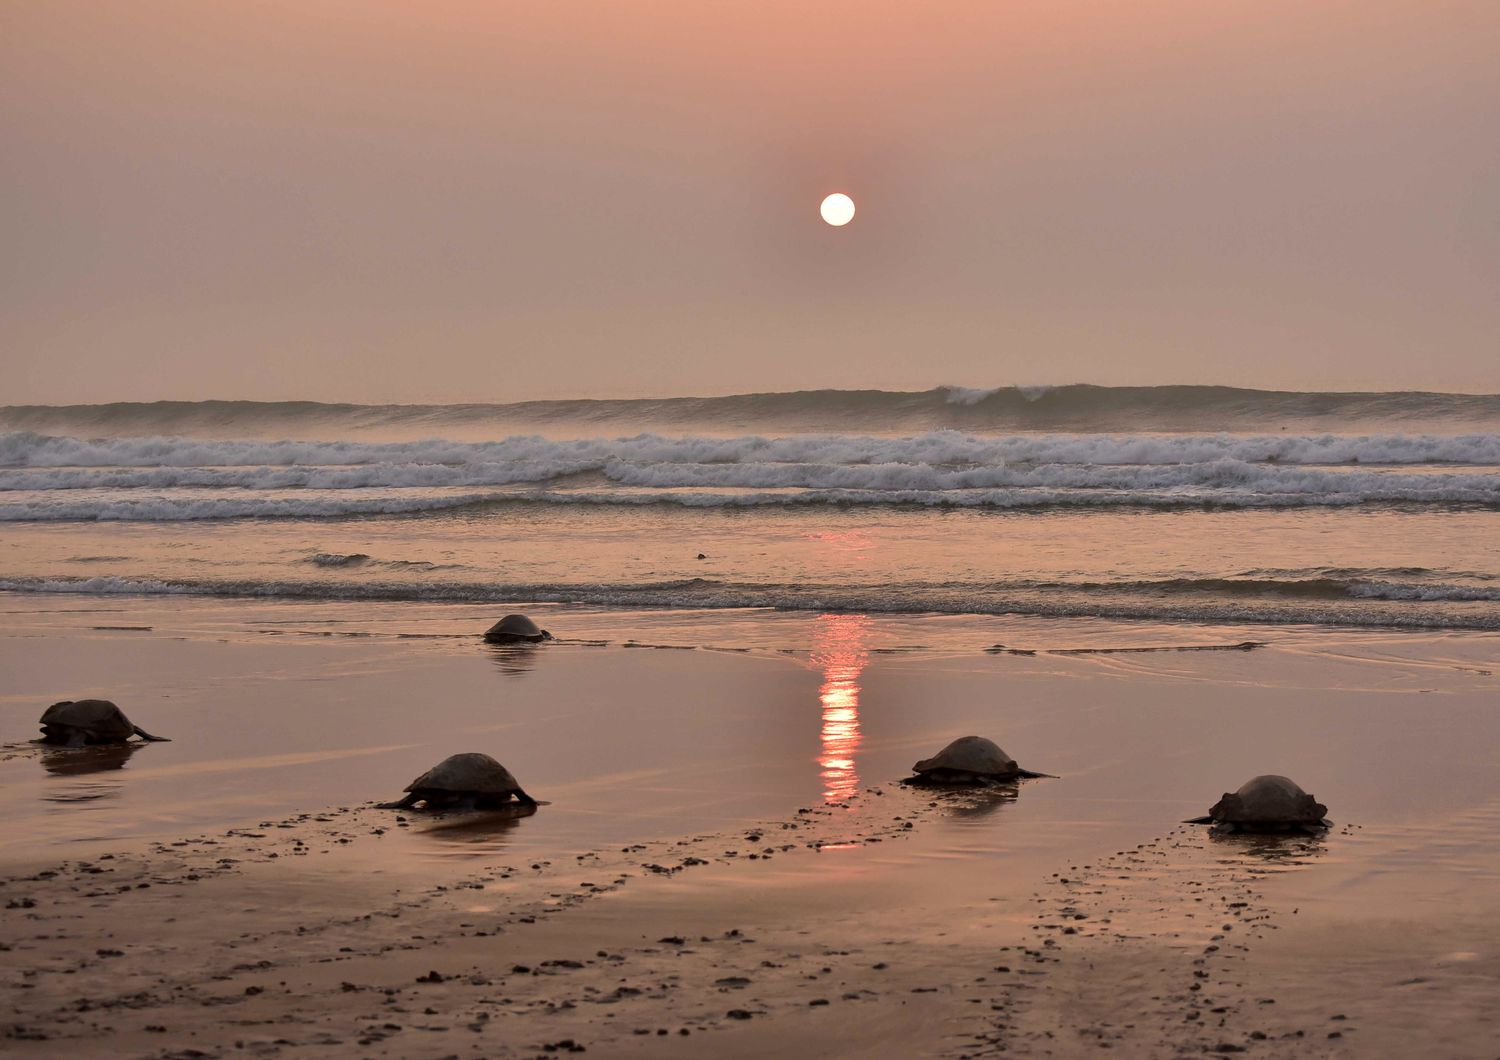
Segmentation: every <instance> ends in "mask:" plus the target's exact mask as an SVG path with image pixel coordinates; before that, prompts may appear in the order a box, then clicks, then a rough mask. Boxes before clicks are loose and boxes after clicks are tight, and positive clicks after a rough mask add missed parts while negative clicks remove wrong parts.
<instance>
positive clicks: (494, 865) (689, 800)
mask: <svg viewBox="0 0 1500 1060" xmlns="http://www.w3.org/2000/svg"><path fill="white" fill-rule="evenodd" d="M4 607H5V610H6V612H7V614H6V626H5V634H4V637H3V639H0V653H3V664H4V666H3V668H4V670H5V672H6V673H7V675H8V676H9V680H8V687H7V689H6V694H5V697H4V700H3V706H4V716H3V724H4V736H5V738H6V740H7V743H6V747H5V750H4V756H5V757H4V760H3V761H0V783H3V790H4V791H5V793H6V795H7V798H8V811H9V812H8V822H9V824H8V827H7V829H6V831H5V838H4V843H3V847H0V858H3V869H0V871H3V883H0V900H3V905H4V910H3V917H4V920H3V923H4V938H3V942H4V946H5V954H4V956H5V960H4V965H5V968H6V973H5V977H4V983H5V989H4V995H5V996H4V1001H3V1005H4V1009H5V1012H4V1017H3V1019H4V1026H5V1034H6V1051H7V1052H8V1053H10V1054H12V1055H18V1056H21V1055H37V1056H64V1055H80V1054H98V1053H101V1052H104V1051H106V1050H108V1051H114V1052H117V1053H123V1054H126V1055H141V1056H163V1057H166V1056H194V1055H208V1056H221V1055H232V1054H235V1053H238V1052H251V1053H256V1054H262V1055H281V1054H289V1055H296V1054H306V1055H317V1054H319V1053H327V1052H343V1053H351V1054H353V1053H358V1054H360V1055H388V1056H434V1057H437V1056H453V1055H456V1056H465V1057H467V1056H476V1057H477V1056H533V1055H542V1054H547V1055H561V1054H565V1053H569V1052H576V1051H580V1050H585V1049H586V1050H587V1051H589V1052H592V1053H595V1054H598V1055H606V1056H615V1055H620V1056H632V1055H640V1056H655V1055H669V1054H670V1055H689V1054H693V1053H701V1052H702V1051H703V1050H704V1049H708V1050H711V1051H712V1053H713V1054H714V1055H725V1056H760V1055H767V1054H772V1053H779V1054H787V1053H796V1054H798V1055H817V1056H864V1055H932V1056H978V1055H991V1054H995V1053H1000V1052H1008V1053H1010V1054H1012V1055H1021V1056H1074V1055H1080V1054H1082V1053H1085V1052H1091V1051H1093V1050H1096V1049H1099V1048H1109V1049H1112V1050H1113V1051H1115V1052H1116V1053H1120V1054H1123V1055H1134V1056H1163V1055H1197V1054H1201V1053H1203V1052H1210V1053H1213V1052H1220V1053H1230V1052H1241V1051H1245V1052H1248V1053H1250V1054H1251V1055H1259V1056H1325V1055H1326V1056H1388V1055H1404V1054H1408V1053H1418V1052H1420V1053H1423V1054H1425V1055H1435V1056H1454V1057H1460V1056H1462V1057H1470V1056H1472V1057H1491V1056H1494V1055H1496V1045H1497V1041H1500V1024H1497V1015H1496V1010H1495V1007H1494V1005H1493V998H1494V997H1495V995H1496V988H1497V984H1500V930H1497V929H1496V927H1495V924H1496V923H1500V917H1497V914H1500V897H1497V895H1500V891H1497V889H1496V886H1495V884H1496V880H1497V875H1500V855H1497V854H1496V853H1495V849H1496V844H1495V840H1496V837H1497V833H1500V777H1497V775H1496V773H1495V771H1494V769H1493V762H1494V760H1495V755H1496V752H1497V750H1500V717H1497V715H1496V714H1495V712H1494V705H1495V702H1496V692H1497V689H1500V684H1497V682H1500V677H1497V676H1496V669H1497V667H1496V665H1495V664H1496V662H1497V646H1496V641H1495V638H1494V635H1493V634H1485V633H1473V634H1470V633H1458V632H1446V633H1430V634H1429V633H1411V632H1402V633H1381V632H1372V631H1339V630H1336V629H1321V630H1313V629H1299V628H1291V627H1287V628H1281V627H1265V626H1258V627H1254V628H1247V627H1224V628H1214V627H1205V626H1181V627H1173V626H1164V625H1162V626H1155V627H1145V626H1129V625H1124V624H1118V623H1116V624H1111V623H1106V622H1081V621H1063V620H1058V621H1050V622H1043V621H1041V620H1036V619H1030V620H1026V619H1020V618H1010V619H1006V618H978V617H974V618H965V617H961V616H946V617H939V616H932V617H924V616H902V617H890V618H884V619H882V618H870V617H867V616H862V615H816V614H801V615H788V614H777V613H773V612H761V613H756V612H740V613H734V614H726V615H725V616H722V617H720V618H712V617H710V618H705V617H704V616H694V617H693V619H692V621H691V622H688V621H686V620H685V619H684V617H683V616H681V615H674V614H672V613H670V612H625V611H609V610H606V609H587V608H567V607H555V608H539V609H533V613H536V614H537V615H538V616H539V617H541V618H542V619H543V621H544V624H548V625H549V626H550V627H551V628H553V629H554V630H556V631H557V632H558V635H559V640H558V641H557V642H554V643H552V644H547V645H544V646H542V647H540V648H520V649H496V648H489V647H486V646H484V645H482V644H481V643H480V642H479V641H478V640H477V638H476V637H474V636H473V633H474V630H475V629H476V628H482V627H483V618H484V616H485V615H486V614H489V613H490V612H488V611H486V609H484V608H481V607H474V606H447V607H444V606H436V605H433V606H427V607H422V608H414V607H410V606H408V607H405V608H402V609H399V610H398V609H393V608H389V607H387V608H385V609H382V607H381V605H372V604H361V605H357V606H356V605H340V604H332V603H292V602H257V601H240V602H226V601H221V600H215V601H200V600H191V599H189V600H165V601H163V600H139V599H136V598H129V597H117V598H113V599H109V600H98V599H91V598H79V599H67V600H63V601H59V600H58V599H57V598H55V597H36V596H25V595H19V594H16V595H10V596H7V597H6V598H5V600H4ZM674 633H675V634H676V635H675V636H674ZM1245 642H1250V643H1253V644H1259V645H1261V646H1258V647H1251V648H1244V647H1237V648H1232V647H1231V646H1235V645H1241V644H1243V643H1245ZM996 644H1002V645H1004V646H1005V648H1004V649H1000V650H997V649H995V647H994V645H996ZM986 647H988V648H989V650H986ZM1122 648H1147V649H1162V650H1146V651H1120V650H1118V649H1122ZM1174 648H1177V649H1181V648H1199V649H1202V648H1223V649H1231V650H1191V651H1189V650H1167V649H1174ZM1033 652H1034V653H1035V654H1030V653H1033ZM91 694H110V695H111V696H112V698H114V699H116V700H117V701H118V702H120V703H121V705H122V706H125V707H126V709H127V710H128V711H129V712H130V713H131V715H132V717H133V718H134V719H135V720H137V721H139V722H140V723H141V724H144V725H147V726H148V727H150V728H152V729H153V731H159V732H161V733H163V734H165V735H168V736H170V737H172V738H173V742H171V743H162V744H154V745H150V746H145V747H141V748H139V749H138V750H131V751H129V752H118V751H108V750H104V751H100V750H86V751H66V752H65V751H58V750H44V749H41V748H38V747H36V746H35V745H31V744H29V743H27V742H26V741H27V740H28V738H29V736H30V735H31V732H32V731H33V726H34V723H35V717H36V715H37V714H39V713H40V708H41V707H42V706H45V705H46V704H47V703H49V702H52V701H53V700H55V699H59V698H64V697H68V696H72V697H77V696H83V695H91ZM968 732H978V733H984V734H988V735H991V736H993V737H995V738H996V739H997V740H999V741H1000V742H1001V744H1002V746H1004V747H1005V748H1006V749H1007V750H1008V751H1010V752H1011V753H1012V754H1014V755H1015V756H1016V757H1017V759H1018V760H1020V761H1021V763H1022V764H1023V765H1025V766H1027V767H1029V768H1032V769H1035V770H1039V771H1045V772H1048V773H1054V774H1057V775H1058V776H1057V779H1044V780H1035V781H1026V782H1023V783H1022V784H1020V785H1019V786H1018V787H1016V788H1009V789H999V790H995V791H991V792H982V793H972V792H971V793H962V792H959V793H938V794H936V795H935V794H933V793H932V792H930V791H927V790H924V789H913V788H908V787H905V786H903V785H901V784H900V783H899V780H900V779H901V778H902V777H903V776H905V775H906V774H907V772H908V769H909V767H910V765H911V763H912V762H913V761H914V760H916V759H917V758H919V757H922V756H924V755H925V754H928V753H931V751H933V750H935V749H936V748H937V747H939V746H941V745H942V744H943V743H945V742H946V741H947V740H948V739H951V738H952V737H954V736H958V735H963V734H965V733H968ZM458 750H485V751H489V752H490V753H493V754H495V755H496V757H498V758H500V759H501V760H502V761H503V762H505V763H506V764H507V765H509V766H510V767H511V768H512V770H513V771H514V772H515V773H516V774H517V776H518V778H519V779H520V780H521V781H522V783H523V784H525V785H526V787H527V788H528V789H529V790H531V791H532V793H533V794H535V795H536V796H537V797H538V798H539V799H542V800H544V802H545V803H546V804H545V805H543V806H542V807H541V808H540V809H539V811H538V812H537V813H536V814H535V815H533V816H527V817H517V816H515V815H513V814H505V813H482V812H481V813H474V814H450V815H442V816H438V817H428V816H424V815H422V814H420V813H412V812H408V813H397V812H394V811H388V810H378V809H374V808H372V807H371V805H370V803H372V802H374V801H379V800H382V799H389V798H393V797H395V796H396V794H398V793H399V791H400V789H401V787H402V786H403V785H404V784H405V782H406V781H407V780H409V779H410V778H411V777H412V776H414V775H415V774H417V773H418V772H420V771H421V770H422V769H424V768H426V767H427V766H428V765H431V764H432V763H433V762H434V761H436V760H437V759H439V758H441V757H442V756H444V755H446V754H449V753H452V752H454V751H458ZM1260 772H1280V773H1285V774H1288V775H1291V776H1293V777H1295V778H1297V779H1298V780H1299V781H1300V782H1301V783H1303V784H1304V785H1305V786H1306V787H1307V788H1308V789H1309V790H1311V791H1313V792H1314V793H1315V794H1316V795H1317V796H1318V798H1319V799H1320V800H1322V801H1324V802H1325V803H1327V804H1328V806H1329V807H1330V816H1331V817H1332V818H1333V820H1334V821H1335V822H1336V823H1335V827H1334V828H1333V829H1332V830H1330V831H1329V833H1328V834H1327V835H1325V836H1323V837H1321V838H1299V839H1265V838H1259V839H1248V838H1242V837H1231V838H1227V839H1221V838H1214V837H1212V836H1210V835H1209V834H1208V832H1207V830H1206V829H1203V828H1200V827H1193V826H1184V825H1180V824H1179V823H1178V822H1180V821H1181V820H1183V819H1184V818H1186V817H1189V816H1195V815H1197V814H1200V813H1203V812H1205V811H1206V809H1207V807H1208V805H1209V804H1210V803H1212V802H1213V801H1214V800H1215V799H1216V798H1217V797H1218V795H1219V794H1220V793H1221V792H1222V791H1224V790H1226V789H1229V788H1233V787H1235V786H1237V785H1238V784H1239V783H1240V782H1241V781H1243V780H1244V779H1246V778H1248V777H1249V776H1251V775H1253V774H1256V773H1260Z"/></svg>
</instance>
